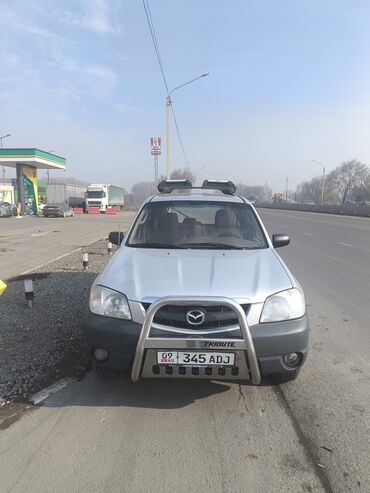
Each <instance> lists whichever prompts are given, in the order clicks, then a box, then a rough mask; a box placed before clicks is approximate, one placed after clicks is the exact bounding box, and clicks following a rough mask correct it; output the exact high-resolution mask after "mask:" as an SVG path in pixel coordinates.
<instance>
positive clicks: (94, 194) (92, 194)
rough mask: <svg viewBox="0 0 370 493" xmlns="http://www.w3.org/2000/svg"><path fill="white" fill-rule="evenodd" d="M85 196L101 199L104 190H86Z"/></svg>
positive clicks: (103, 195)
mask: <svg viewBox="0 0 370 493" xmlns="http://www.w3.org/2000/svg"><path fill="white" fill-rule="evenodd" d="M86 197H87V198H88V199H101V198H103V197H105V192H103V190H88V191H87V192H86Z"/></svg>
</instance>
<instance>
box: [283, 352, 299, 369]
mask: <svg viewBox="0 0 370 493" xmlns="http://www.w3.org/2000/svg"><path fill="white" fill-rule="evenodd" d="M283 362H284V365H286V366H289V368H294V367H295V366H298V365H299V362H300V357H299V354H298V353H287V354H284V356H283Z"/></svg>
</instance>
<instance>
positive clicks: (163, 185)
mask: <svg viewBox="0 0 370 493" xmlns="http://www.w3.org/2000/svg"><path fill="white" fill-rule="evenodd" d="M157 188H158V191H159V192H160V193H171V192H172V191H173V190H183V189H185V188H193V184H192V183H191V181H190V180H162V181H161V182H160V183H158V186H157Z"/></svg>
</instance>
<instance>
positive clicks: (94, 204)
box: [89, 200, 101, 207]
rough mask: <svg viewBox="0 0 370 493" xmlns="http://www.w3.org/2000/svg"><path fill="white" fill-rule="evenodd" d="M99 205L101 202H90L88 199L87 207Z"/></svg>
mask: <svg viewBox="0 0 370 493" xmlns="http://www.w3.org/2000/svg"><path fill="white" fill-rule="evenodd" d="M100 206H101V202H91V201H90V200H89V207H100Z"/></svg>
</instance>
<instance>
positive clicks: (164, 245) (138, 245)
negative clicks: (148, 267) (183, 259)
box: [127, 243, 186, 249]
mask: <svg viewBox="0 0 370 493" xmlns="http://www.w3.org/2000/svg"><path fill="white" fill-rule="evenodd" d="M127 246H130V247H135V248H181V249H183V248H186V247H185V246H182V245H176V244H173V243H130V244H129V245H127Z"/></svg>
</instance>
